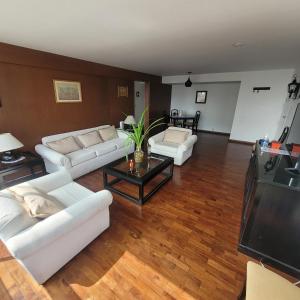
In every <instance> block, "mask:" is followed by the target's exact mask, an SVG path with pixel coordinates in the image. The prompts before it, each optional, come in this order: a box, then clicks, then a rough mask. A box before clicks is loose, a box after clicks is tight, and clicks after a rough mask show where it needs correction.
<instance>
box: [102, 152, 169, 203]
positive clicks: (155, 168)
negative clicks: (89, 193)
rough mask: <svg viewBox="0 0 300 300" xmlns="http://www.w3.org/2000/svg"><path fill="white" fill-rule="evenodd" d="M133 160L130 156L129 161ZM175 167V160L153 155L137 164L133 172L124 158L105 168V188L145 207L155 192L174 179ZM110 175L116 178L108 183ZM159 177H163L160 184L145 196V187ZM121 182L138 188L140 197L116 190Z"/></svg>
mask: <svg viewBox="0 0 300 300" xmlns="http://www.w3.org/2000/svg"><path fill="white" fill-rule="evenodd" d="M131 158H133V157H132V156H130V157H129V159H131ZM173 167H174V159H173V158H171V157H167V156H163V155H158V154H151V156H150V157H145V158H144V161H143V163H141V164H136V165H135V170H134V171H133V172H131V171H130V170H129V166H128V162H127V161H126V159H125V158H122V159H119V160H116V161H114V162H112V163H110V164H108V165H106V166H104V167H103V183H104V188H105V189H107V190H110V191H111V192H114V193H117V194H119V195H121V196H123V197H125V198H126V199H128V200H131V201H133V202H135V203H137V204H139V205H143V204H144V203H145V202H146V201H147V200H149V198H150V197H151V196H152V195H153V194H154V193H155V192H157V191H158V190H159V189H160V188H161V187H162V186H163V185H164V184H165V183H167V182H168V181H169V180H170V179H171V178H172V176H173ZM108 175H111V176H113V177H115V178H114V179H112V180H111V181H108ZM157 175H162V176H160V177H161V179H160V180H159V183H158V184H157V185H155V187H154V188H152V189H151V190H150V192H148V193H147V194H146V195H145V194H144V187H145V185H146V184H147V183H148V182H149V181H150V180H152V179H153V178H154V177H156V176H157ZM121 180H123V181H126V182H129V183H131V184H134V185H136V186H138V188H139V196H138V197H134V196H132V195H129V194H127V193H125V192H123V191H121V190H119V189H117V188H115V187H114V185H115V184H116V183H118V182H120V181H121Z"/></svg>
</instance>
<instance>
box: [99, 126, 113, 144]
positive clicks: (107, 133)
mask: <svg viewBox="0 0 300 300" xmlns="http://www.w3.org/2000/svg"><path fill="white" fill-rule="evenodd" d="M99 133H100V135H101V138H102V140H103V141H109V140H113V139H116V138H118V133H117V130H116V128H115V126H109V127H107V128H102V129H99Z"/></svg>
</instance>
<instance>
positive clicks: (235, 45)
mask: <svg viewBox="0 0 300 300" xmlns="http://www.w3.org/2000/svg"><path fill="white" fill-rule="evenodd" d="M244 46H245V43H243V42H236V43H233V44H232V47H235V48H239V47H244Z"/></svg>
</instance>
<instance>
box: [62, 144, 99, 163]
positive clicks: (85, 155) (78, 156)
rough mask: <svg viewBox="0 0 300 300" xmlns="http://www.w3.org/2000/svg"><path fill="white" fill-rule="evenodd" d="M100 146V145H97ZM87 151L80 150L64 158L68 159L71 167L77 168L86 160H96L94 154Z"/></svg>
mask: <svg viewBox="0 0 300 300" xmlns="http://www.w3.org/2000/svg"><path fill="white" fill-rule="evenodd" d="M99 145H101V144H99ZM89 149H90V148H87V149H80V150H78V151H74V152H72V153H69V154H66V156H67V157H68V158H69V159H70V161H71V165H72V167H74V166H77V165H79V164H81V163H83V162H85V161H87V160H90V159H93V158H96V157H97V155H96V152H95V151H92V150H89Z"/></svg>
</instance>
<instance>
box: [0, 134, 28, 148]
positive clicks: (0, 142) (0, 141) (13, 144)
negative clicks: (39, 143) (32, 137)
mask: <svg viewBox="0 0 300 300" xmlns="http://www.w3.org/2000/svg"><path fill="white" fill-rule="evenodd" d="M23 146H24V145H23V144H22V143H21V142H20V141H19V140H17V139H16V138H15V137H14V136H13V135H11V134H10V133H2V134H0V152H5V151H10V150H14V149H18V148H21V147H23Z"/></svg>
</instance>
